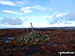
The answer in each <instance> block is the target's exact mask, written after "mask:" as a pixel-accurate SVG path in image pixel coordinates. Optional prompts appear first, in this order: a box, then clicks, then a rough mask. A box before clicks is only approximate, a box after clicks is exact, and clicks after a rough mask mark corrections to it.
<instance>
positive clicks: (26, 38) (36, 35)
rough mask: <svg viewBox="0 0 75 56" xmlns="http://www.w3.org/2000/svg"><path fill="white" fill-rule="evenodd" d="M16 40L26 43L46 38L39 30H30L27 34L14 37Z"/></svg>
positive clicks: (35, 42)
mask: <svg viewBox="0 0 75 56" xmlns="http://www.w3.org/2000/svg"><path fill="white" fill-rule="evenodd" d="M16 40H17V41H18V42H21V43H24V44H27V43H33V44H37V43H41V42H44V41H46V40H47V36H46V35H43V34H41V33H40V32H39V31H31V32H30V33H28V34H27V35H23V36H19V37H17V39H16Z"/></svg>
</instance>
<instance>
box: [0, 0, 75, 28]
mask: <svg viewBox="0 0 75 56" xmlns="http://www.w3.org/2000/svg"><path fill="white" fill-rule="evenodd" d="M30 22H31V23H32V24H33V26H34V27H64V26H75V0H0V28H12V27H14V28H15V27H19V28H20V27H30Z"/></svg>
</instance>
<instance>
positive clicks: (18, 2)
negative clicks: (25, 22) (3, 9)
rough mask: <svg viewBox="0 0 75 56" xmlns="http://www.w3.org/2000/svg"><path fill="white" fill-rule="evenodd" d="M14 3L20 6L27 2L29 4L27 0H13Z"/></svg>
mask: <svg viewBox="0 0 75 56" xmlns="http://www.w3.org/2000/svg"><path fill="white" fill-rule="evenodd" d="M15 4H16V6H20V7H23V6H25V5H27V4H29V2H28V1H24V0H23V1H15Z"/></svg>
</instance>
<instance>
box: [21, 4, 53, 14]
mask: <svg viewBox="0 0 75 56" xmlns="http://www.w3.org/2000/svg"><path fill="white" fill-rule="evenodd" d="M33 9H37V10H41V11H47V10H49V11H51V10H52V9H50V8H44V7H41V6H40V5H35V6H27V7H23V8H21V10H22V11H23V12H24V13H32V11H33Z"/></svg>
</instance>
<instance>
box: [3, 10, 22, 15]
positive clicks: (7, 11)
mask: <svg viewBox="0 0 75 56" xmlns="http://www.w3.org/2000/svg"><path fill="white" fill-rule="evenodd" d="M3 12H6V13H11V14H17V15H22V14H23V13H17V12H14V11H11V10H3Z"/></svg>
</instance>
